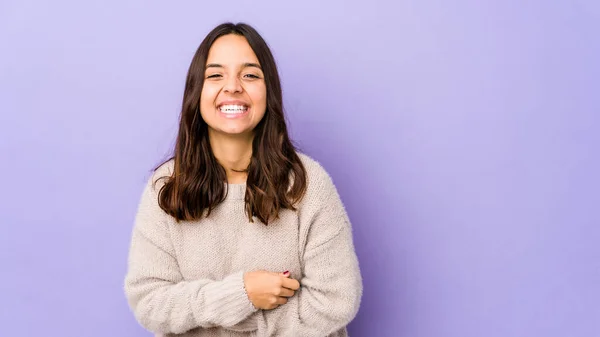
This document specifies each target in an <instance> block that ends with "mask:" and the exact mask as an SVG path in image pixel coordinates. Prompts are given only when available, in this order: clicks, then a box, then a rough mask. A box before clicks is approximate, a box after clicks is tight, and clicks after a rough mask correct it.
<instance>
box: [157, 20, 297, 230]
mask: <svg viewBox="0 0 600 337" xmlns="http://www.w3.org/2000/svg"><path fill="white" fill-rule="evenodd" d="M228 34H236V35H241V36H243V37H245V38H246V40H247V41H248V43H249V44H250V47H251V48H252V50H253V51H254V53H255V54H256V56H257V58H258V61H259V63H260V65H261V68H262V70H263V73H264V78H265V85H266V88H267V108H266V112H265V115H264V117H263V118H262V120H261V121H260V122H259V123H258V125H257V126H256V128H255V129H254V140H253V142H252V159H251V160H250V165H249V166H248V168H247V172H248V178H247V180H246V194H245V204H246V213H247V216H248V220H249V221H250V222H253V219H252V218H253V217H256V218H258V219H259V220H260V221H262V222H263V223H264V224H265V225H267V224H268V223H269V221H271V220H273V219H274V218H277V217H278V216H279V211H280V210H281V209H292V210H295V206H294V205H295V204H296V203H297V202H299V201H300V199H302V197H303V196H304V193H305V192H306V179H307V178H306V169H305V168H304V166H303V165H302V162H301V160H300V157H299V156H298V154H297V153H296V149H295V147H294V145H293V144H292V142H291V141H290V138H289V135H288V131H287V126H286V123H285V117H284V114H283V103H282V94H281V83H280V80H279V74H278V72H277V66H276V64H275V60H274V58H273V55H272V54H271V51H270V49H269V47H268V45H267V43H266V42H265V40H264V39H263V38H262V37H261V36H260V35H259V34H258V32H257V31H256V30H255V29H254V28H252V27H251V26H249V25H247V24H244V23H238V24H233V23H223V24H221V25H219V26H217V27H215V28H214V29H213V30H212V31H211V32H210V33H208V35H207V36H206V38H204V40H203V41H202V43H201V44H200V46H199V47H198V50H197V51H196V54H195V55H194V57H193V59H192V62H191V64H190V68H189V70H188V74H187V79H186V83H185V91H184V94H183V105H182V109H181V118H180V122H179V132H178V135H177V141H176V143H175V149H174V154H173V156H172V157H171V158H170V159H168V160H166V161H165V162H163V164H164V163H166V162H168V161H169V160H172V159H174V165H175V166H174V171H173V174H172V175H171V176H168V177H162V178H163V179H165V180H166V181H165V184H164V185H163V187H162V188H161V190H160V192H159V197H158V200H159V205H160V208H162V209H163V210H164V211H165V212H166V213H168V214H170V215H171V216H173V217H174V218H175V219H176V220H177V221H180V220H198V219H200V218H201V217H202V216H203V214H204V213H205V212H206V216H209V215H210V213H211V211H212V210H213V209H214V208H215V207H216V206H217V205H218V204H219V203H220V202H222V201H223V200H225V198H226V193H227V190H226V186H227V185H226V184H225V182H226V181H227V174H226V172H225V169H224V168H223V166H221V165H220V164H219V163H218V161H217V159H216V158H215V156H214V154H213V151H212V149H211V146H210V142H209V139H208V125H207V124H206V122H205V121H204V119H203V118H202V116H201V114H200V94H201V92H202V86H203V84H204V71H205V66H206V60H207V58H208V52H209V50H210V47H211V46H212V44H213V43H214V42H215V41H216V40H217V39H218V38H219V37H221V36H223V35H228ZM161 165H162V164H161ZM159 167H160V166H159Z"/></svg>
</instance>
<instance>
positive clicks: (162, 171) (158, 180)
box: [147, 159, 175, 193]
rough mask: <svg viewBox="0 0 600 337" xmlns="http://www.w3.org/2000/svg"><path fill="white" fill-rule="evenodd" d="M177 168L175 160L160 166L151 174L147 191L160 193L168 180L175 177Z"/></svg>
mask: <svg viewBox="0 0 600 337" xmlns="http://www.w3.org/2000/svg"><path fill="white" fill-rule="evenodd" d="M174 168H175V160H174V159H169V160H167V161H166V162H164V163H162V164H160V166H158V167H157V168H156V169H155V170H154V171H153V172H152V174H151V176H150V178H149V179H148V181H147V189H148V190H149V191H152V192H154V193H157V192H158V191H160V189H161V187H162V186H163V185H164V184H165V182H166V179H167V178H169V177H171V176H172V175H173V172H174Z"/></svg>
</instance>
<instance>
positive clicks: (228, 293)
mask: <svg viewBox="0 0 600 337" xmlns="http://www.w3.org/2000/svg"><path fill="white" fill-rule="evenodd" d="M207 290H208V291H207V292H206V293H205V296H206V299H207V300H208V301H209V302H210V303H213V304H214V305H215V307H214V308H213V310H215V311H216V312H217V313H218V315H219V316H221V317H220V319H219V321H220V322H221V324H222V325H223V326H225V327H227V326H233V325H235V324H237V323H239V322H241V321H242V320H244V319H245V318H247V317H248V316H250V315H251V314H252V313H254V312H256V311H257V310H258V309H256V308H255V307H254V305H252V302H250V299H249V298H248V294H247V293H246V289H245V287H244V272H243V271H240V272H236V273H234V274H231V275H229V276H227V277H226V278H224V279H223V280H221V281H220V282H218V286H216V287H211V288H210V289H207Z"/></svg>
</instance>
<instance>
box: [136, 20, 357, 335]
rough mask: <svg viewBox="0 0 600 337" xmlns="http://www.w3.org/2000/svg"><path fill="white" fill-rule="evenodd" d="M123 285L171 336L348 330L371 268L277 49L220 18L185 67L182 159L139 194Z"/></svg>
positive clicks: (142, 317)
mask: <svg viewBox="0 0 600 337" xmlns="http://www.w3.org/2000/svg"><path fill="white" fill-rule="evenodd" d="M125 292H126V295H127V299H128V301H129V305H130V306H131V309H132V310H133V312H134V314H135V316H136V318H137V320H138V321H139V322H140V323H141V324H142V325H143V326H144V327H145V328H146V329H148V330H150V331H152V332H155V333H156V334H163V335H166V336H176V335H177V336H319V337H322V336H346V335H347V332H346V325H347V324H348V323H349V322H350V321H351V320H352V319H353V318H354V317H355V315H356V313H357V311H358V307H359V303H360V299H361V295H362V278H361V275H360V270H359V266H358V261H357V258H356V254H355V251H354V246H353V241H352V231H351V225H350V222H349V220H348V217H347V214H346V212H345V210H344V206H343V205H342V203H341V201H340V197H339V195H338V193H337V191H336V188H335V186H334V185H333V183H332V180H331V179H330V176H329V175H328V174H327V172H326V171H325V170H324V169H323V167H322V166H321V165H319V164H318V163H317V162H316V161H314V160H312V159H311V158H309V157H308V156H306V155H304V154H301V153H298V152H296V150H295V149H294V147H293V145H292V143H291V142H290V139H289V136H288V133H287V128H286V124H285V120H284V115H283V108H282V97H281V85H280V81H279V76H278V73H277V68H276V65H275V61H274V59H273V56H272V54H271V52H270V50H269V48H268V46H267V44H266V43H265V41H264V40H263V39H262V37H261V36H260V35H259V34H258V33H257V32H256V31H255V30H254V29H253V28H252V27H250V26H248V25H246V24H237V25H234V24H231V23H227V24H222V25H219V26H218V27H216V28H215V29H214V30H212V31H211V32H210V33H209V34H208V36H207V37H206V38H205V39H204V41H203V42H202V44H201V45H200V47H199V48H198V50H197V52H196V54H195V56H194V58H193V60H192V62H191V65H190V68H189V72H188V75H187V80H186V86H185V92H184V96H183V107H182V113H181V121H180V125H179V133H178V136H177V142H176V145H175V151H174V156H173V158H172V159H170V160H168V161H167V162H165V163H163V164H162V165H161V166H159V167H158V168H157V169H156V170H155V172H154V175H153V176H152V177H151V178H150V179H149V181H148V184H147V186H146V188H145V190H144V192H143V194H142V197H141V201H140V205H139V209H138V213H137V216H136V220H135V226H134V230H133V234H132V239H131V247H130V253H129V266H128V271H127V276H126V278H125Z"/></svg>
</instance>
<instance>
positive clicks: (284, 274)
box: [281, 270, 290, 277]
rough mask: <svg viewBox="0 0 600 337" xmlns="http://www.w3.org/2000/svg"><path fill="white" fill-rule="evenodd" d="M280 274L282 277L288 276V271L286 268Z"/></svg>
mask: <svg viewBox="0 0 600 337" xmlns="http://www.w3.org/2000/svg"><path fill="white" fill-rule="evenodd" d="M281 275H283V277H290V271H289V270H286V271H284V272H283V273H281Z"/></svg>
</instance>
